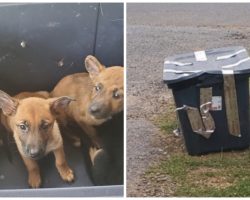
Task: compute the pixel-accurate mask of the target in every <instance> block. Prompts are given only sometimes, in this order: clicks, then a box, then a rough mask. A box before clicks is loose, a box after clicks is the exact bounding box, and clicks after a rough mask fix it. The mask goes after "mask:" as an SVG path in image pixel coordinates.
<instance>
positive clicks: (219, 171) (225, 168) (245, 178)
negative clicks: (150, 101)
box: [145, 101, 250, 197]
mask: <svg viewBox="0 0 250 200" xmlns="http://www.w3.org/2000/svg"><path fill="white" fill-rule="evenodd" d="M167 104H168V105H167V107H168V109H167V111H166V113H165V114H164V115H163V116H160V117H158V118H157V119H155V120H154V122H155V125H156V126H158V127H160V128H161V130H162V131H163V132H164V133H166V137H167V140H168V142H167V145H168V147H167V149H168V152H169V154H170V157H168V158H167V159H166V160H164V161H161V163H159V164H157V165H155V166H154V167H151V168H150V169H149V170H148V171H147V172H146V174H145V177H146V178H147V180H150V181H151V185H155V188H161V190H162V191H164V192H163V193H165V191H166V194H168V195H169V194H170V193H168V191H169V190H170V189H171V196H177V197H184V196H185V197H250V149H247V150H245V151H232V152H221V153H211V154H208V155H204V156H189V155H187V153H186V151H185V150H184V149H183V148H181V147H183V140H182V138H180V137H174V136H173V130H174V129H176V128H177V125H178V123H177V119H176V114H175V105H174V103H173V101H169V102H167ZM157 177H159V179H158V178H157ZM162 177H169V179H170V180H171V181H169V179H167V180H168V181H166V183H164V182H162V181H161V179H162ZM169 184H171V187H170V186H169ZM173 185H174V186H173ZM163 193H161V194H163Z"/></svg>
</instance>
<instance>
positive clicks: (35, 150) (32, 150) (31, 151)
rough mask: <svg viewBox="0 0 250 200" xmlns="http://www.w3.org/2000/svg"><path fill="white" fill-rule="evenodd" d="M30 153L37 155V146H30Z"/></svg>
mask: <svg viewBox="0 0 250 200" xmlns="http://www.w3.org/2000/svg"><path fill="white" fill-rule="evenodd" d="M30 155H31V156H37V155H39V149H37V148H31V149H30Z"/></svg>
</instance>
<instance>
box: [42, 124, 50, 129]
mask: <svg viewBox="0 0 250 200" xmlns="http://www.w3.org/2000/svg"><path fill="white" fill-rule="evenodd" d="M49 127H50V124H49V123H47V122H45V123H42V124H41V126H40V128H41V129H42V130H47V129H48V128H49Z"/></svg>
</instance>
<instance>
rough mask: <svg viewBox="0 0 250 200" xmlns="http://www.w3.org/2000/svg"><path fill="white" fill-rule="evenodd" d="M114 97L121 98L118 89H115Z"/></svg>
mask: <svg viewBox="0 0 250 200" xmlns="http://www.w3.org/2000/svg"><path fill="white" fill-rule="evenodd" d="M113 98H115V99H119V98H120V94H119V92H118V90H114V91H113Z"/></svg>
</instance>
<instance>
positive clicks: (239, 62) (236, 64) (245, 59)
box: [222, 57, 250, 69]
mask: <svg viewBox="0 0 250 200" xmlns="http://www.w3.org/2000/svg"><path fill="white" fill-rule="evenodd" d="M248 60H250V57H247V58H244V59H242V60H239V61H238V62H237V63H234V64H230V65H224V66H222V68H223V69H227V68H232V67H237V66H238V65H240V64H242V63H244V62H246V61H248Z"/></svg>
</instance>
